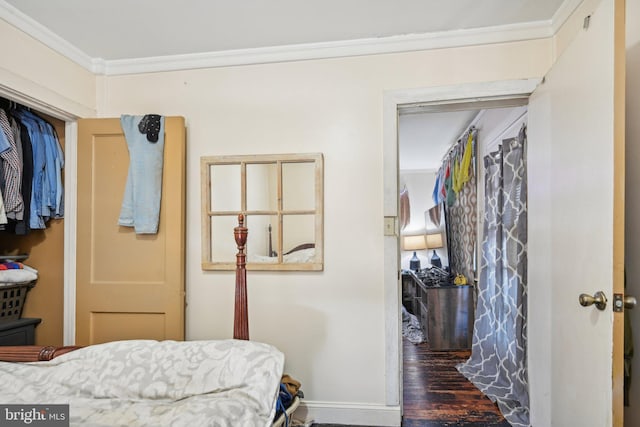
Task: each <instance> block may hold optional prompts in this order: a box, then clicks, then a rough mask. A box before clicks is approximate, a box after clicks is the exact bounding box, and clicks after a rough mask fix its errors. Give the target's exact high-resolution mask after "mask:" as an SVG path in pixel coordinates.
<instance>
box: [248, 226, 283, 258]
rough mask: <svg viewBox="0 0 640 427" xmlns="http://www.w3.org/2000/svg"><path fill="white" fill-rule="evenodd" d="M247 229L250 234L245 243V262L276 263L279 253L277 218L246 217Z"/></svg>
mask: <svg viewBox="0 0 640 427" xmlns="http://www.w3.org/2000/svg"><path fill="white" fill-rule="evenodd" d="M247 228H248V229H249V230H250V232H251V239H250V240H248V243H247V256H248V261H247V262H258V263H265V262H267V263H277V262H278V253H279V252H280V249H279V246H278V235H279V228H280V227H279V224H278V216H277V215H247ZM270 228H271V229H270Z"/></svg>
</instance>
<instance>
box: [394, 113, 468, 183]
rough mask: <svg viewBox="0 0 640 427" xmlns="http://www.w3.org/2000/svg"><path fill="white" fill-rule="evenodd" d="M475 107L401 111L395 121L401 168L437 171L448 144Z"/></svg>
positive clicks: (460, 130) (458, 134) (459, 132)
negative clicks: (415, 111) (406, 112)
mask: <svg viewBox="0 0 640 427" xmlns="http://www.w3.org/2000/svg"><path fill="white" fill-rule="evenodd" d="M478 113H479V110H466V111H451V112H446V113H418V114H403V115H400V118H399V120H398V142H399V147H398V148H399V150H398V151H399V158H398V163H399V166H400V170H401V171H424V170H438V169H439V168H440V166H441V165H442V159H443V157H444V155H445V154H446V152H447V150H448V149H449V147H451V146H452V145H453V143H454V142H456V140H457V139H458V138H459V137H460V136H462V133H463V132H464V131H465V130H466V129H467V127H468V126H469V124H470V123H471V121H472V120H473V119H474V118H475V117H476V116H477V115H478Z"/></svg>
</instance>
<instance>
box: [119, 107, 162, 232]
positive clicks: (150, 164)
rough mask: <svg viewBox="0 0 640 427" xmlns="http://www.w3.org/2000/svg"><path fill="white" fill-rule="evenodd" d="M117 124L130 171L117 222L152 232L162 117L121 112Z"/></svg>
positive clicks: (156, 207) (158, 193) (157, 206)
mask: <svg viewBox="0 0 640 427" xmlns="http://www.w3.org/2000/svg"><path fill="white" fill-rule="evenodd" d="M120 124H121V126H122V130H123V131H124V135H125V138H126V140H127V147H128V148H129V172H128V174H127V184H126V186H125V190H124V198H123V200H122V208H121V210H120V218H119V219H118V224H120V225H122V226H125V227H133V228H134V229H135V231H136V233H137V234H155V233H157V232H158V223H159V221H160V201H161V197H162V168H163V161H164V117H163V116H159V115H157V114H147V115H145V116H131V115H123V116H121V117H120Z"/></svg>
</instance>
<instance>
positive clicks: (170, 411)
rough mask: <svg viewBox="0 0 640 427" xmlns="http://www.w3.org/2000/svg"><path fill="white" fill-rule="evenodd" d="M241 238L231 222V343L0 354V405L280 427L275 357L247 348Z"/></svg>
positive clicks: (98, 419) (115, 419)
mask: <svg viewBox="0 0 640 427" xmlns="http://www.w3.org/2000/svg"><path fill="white" fill-rule="evenodd" d="M247 234H248V232H247V229H246V227H244V217H243V216H242V215H240V216H239V225H238V227H236V228H235V229H234V235H235V239H236V243H237V246H238V254H237V256H236V259H237V261H236V298H235V314H234V335H233V336H234V339H228V340H217V341H184V342H178V341H153V340H128V341H116V342H109V343H104V344H97V345H91V346H87V347H42V346H18V347H0V361H1V362H0V383H1V384H2V387H0V403H2V404H3V405H6V404H22V405H39V404H47V405H54V404H68V405H69V412H70V425H72V426H74V425H75V426H96V427H97V426H151V425H153V426H164V425H167V426H168V425H171V426H198V427H200V426H233V427H236V426H241V427H244V426H246V427H257V426H265V427H268V426H272V425H276V426H279V425H282V424H283V420H284V418H285V416H284V415H280V418H279V419H277V420H275V423H274V417H275V415H276V406H277V402H278V395H279V393H280V386H281V379H282V375H283V369H284V355H283V354H282V353H281V352H280V351H279V350H278V349H276V348H275V347H273V346H271V345H268V344H265V343H259V342H254V341H250V340H249V329H248V316H247V292H246V270H245V261H246V254H245V244H246V239H247ZM16 362H19V363H16ZM23 362H31V363H23ZM298 403H299V398H298V397H297V396H296V397H295V399H294V402H293V404H292V405H291V406H290V407H289V408H288V410H287V413H289V414H290V413H291V412H292V411H293V409H295V407H296V406H297V405H298ZM0 415H1V414H0ZM0 418H2V417H1V416H0Z"/></svg>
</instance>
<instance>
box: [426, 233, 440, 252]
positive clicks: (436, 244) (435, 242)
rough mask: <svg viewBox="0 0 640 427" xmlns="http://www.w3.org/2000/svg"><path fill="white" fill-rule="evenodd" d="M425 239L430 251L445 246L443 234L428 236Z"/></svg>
mask: <svg viewBox="0 0 640 427" xmlns="http://www.w3.org/2000/svg"><path fill="white" fill-rule="evenodd" d="M425 237H426V240H427V247H428V248H429V249H438V248H441V247H442V246H443V243H442V233H435V234H427V235H426V236H425Z"/></svg>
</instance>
